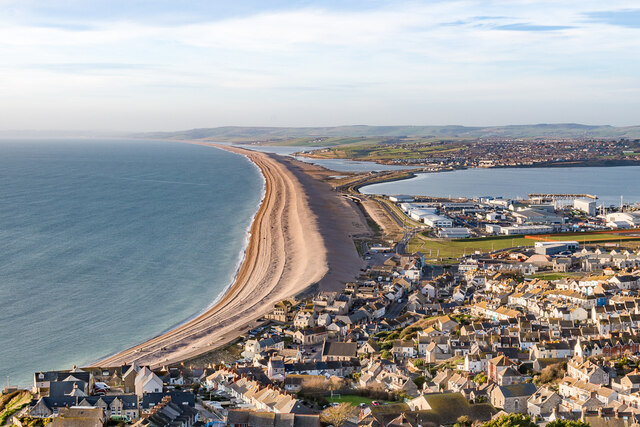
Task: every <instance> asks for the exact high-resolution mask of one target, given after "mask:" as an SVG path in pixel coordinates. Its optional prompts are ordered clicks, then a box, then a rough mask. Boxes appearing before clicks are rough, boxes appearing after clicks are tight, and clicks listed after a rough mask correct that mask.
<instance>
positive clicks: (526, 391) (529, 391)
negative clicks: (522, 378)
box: [491, 383, 537, 414]
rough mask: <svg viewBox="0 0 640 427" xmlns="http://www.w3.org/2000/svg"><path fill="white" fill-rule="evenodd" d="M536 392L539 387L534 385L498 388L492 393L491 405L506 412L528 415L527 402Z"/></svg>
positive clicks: (513, 385)
mask: <svg viewBox="0 0 640 427" xmlns="http://www.w3.org/2000/svg"><path fill="white" fill-rule="evenodd" d="M536 391H537V387H536V386H535V385H534V384H533V383H522V384H512V385H503V386H497V387H495V388H494V389H493V391H492V392H491V404H492V405H493V406H495V407H496V408H502V409H503V410H504V411H505V412H509V413H512V412H517V413H521V414H526V413H527V411H528V406H527V401H528V400H529V398H530V397H531V396H533V395H534V394H535V392H536Z"/></svg>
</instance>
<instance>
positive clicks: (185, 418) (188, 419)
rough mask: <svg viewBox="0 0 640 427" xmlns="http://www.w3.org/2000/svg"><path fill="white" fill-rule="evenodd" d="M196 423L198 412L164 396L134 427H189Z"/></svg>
mask: <svg viewBox="0 0 640 427" xmlns="http://www.w3.org/2000/svg"><path fill="white" fill-rule="evenodd" d="M197 421H198V411H197V410H196V409H195V408H193V407H191V406H189V405H180V404H177V403H176V402H172V400H171V396H168V395H167V396H164V397H163V398H162V400H161V401H160V402H159V403H158V404H157V405H155V406H154V407H153V408H152V409H151V411H150V412H149V413H148V414H144V416H143V417H142V418H141V419H140V420H139V421H138V422H137V423H135V424H133V426H134V427H142V426H145V427H173V426H176V425H177V426H180V427H191V426H193V425H194V424H195V423H196V422H197Z"/></svg>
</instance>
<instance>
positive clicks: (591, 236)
mask: <svg viewBox="0 0 640 427" xmlns="http://www.w3.org/2000/svg"><path fill="white" fill-rule="evenodd" d="M528 238H529V239H531V240H537V241H541V242H551V241H564V240H575V241H576V242H587V243H598V242H617V241H625V240H640V236H638V235H625V234H618V233H613V232H612V233H563V234H544V235H535V236H528Z"/></svg>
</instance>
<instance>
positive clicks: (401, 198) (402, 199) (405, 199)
mask: <svg viewBox="0 0 640 427" xmlns="http://www.w3.org/2000/svg"><path fill="white" fill-rule="evenodd" d="M389 200H390V201H392V202H393V203H401V202H413V196H407V195H405V194H398V195H397V196H389Z"/></svg>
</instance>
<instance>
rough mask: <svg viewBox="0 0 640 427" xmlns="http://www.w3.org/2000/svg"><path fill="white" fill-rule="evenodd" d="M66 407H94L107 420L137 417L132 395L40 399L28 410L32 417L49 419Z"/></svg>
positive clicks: (137, 412) (135, 399) (136, 404)
mask: <svg viewBox="0 0 640 427" xmlns="http://www.w3.org/2000/svg"><path fill="white" fill-rule="evenodd" d="M68 407H96V408H99V409H100V410H101V411H102V412H103V413H104V414H105V416H106V417H107V418H109V417H111V416H113V415H125V416H128V417H129V418H130V419H132V420H133V419H136V418H138V416H139V413H140V411H139V407H138V397H137V396H136V395H134V394H118V395H109V396H82V397H80V396H59V397H41V398H40V399H38V400H34V401H33V402H32V404H31V407H30V408H29V415H30V416H32V417H51V416H55V415H57V414H59V413H60V411H61V410H62V409H64V408H68Z"/></svg>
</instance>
